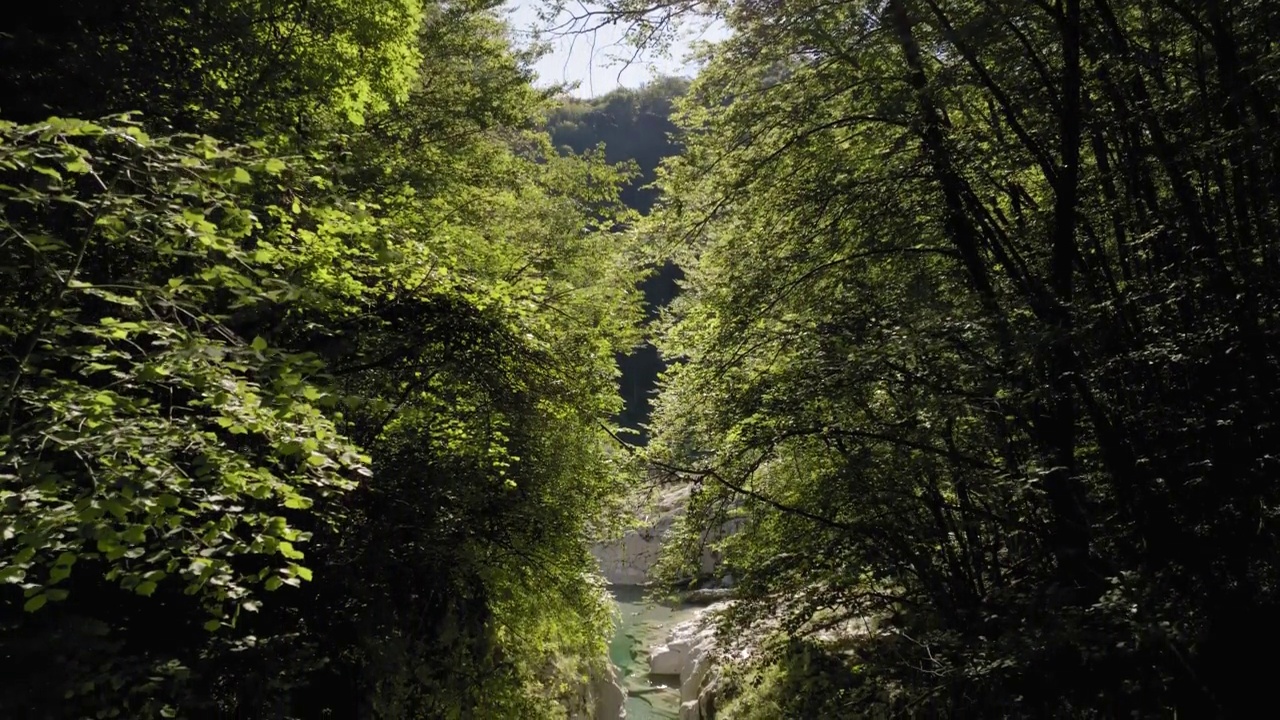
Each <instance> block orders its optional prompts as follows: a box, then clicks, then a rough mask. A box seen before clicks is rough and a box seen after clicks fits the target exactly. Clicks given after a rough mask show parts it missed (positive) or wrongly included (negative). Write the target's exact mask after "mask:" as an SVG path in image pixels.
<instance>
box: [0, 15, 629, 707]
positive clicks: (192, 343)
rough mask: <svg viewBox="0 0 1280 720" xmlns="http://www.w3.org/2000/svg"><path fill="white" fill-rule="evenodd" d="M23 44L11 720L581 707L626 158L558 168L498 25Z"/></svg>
mask: <svg viewBox="0 0 1280 720" xmlns="http://www.w3.org/2000/svg"><path fill="white" fill-rule="evenodd" d="M13 23H14V26H13V27H12V29H11V28H10V27H6V28H4V30H5V31H6V33H7V35H6V36H4V37H3V38H0V58H3V62H2V63H0V86H2V87H3V88H4V91H5V92H4V98H5V99H4V101H3V102H4V105H3V106H0V113H3V116H4V117H5V118H12V119H13V120H15V121H17V122H13V121H9V120H6V121H4V122H2V123H0V207H2V213H3V214H2V215H0V274H3V278H4V282H3V283H2V284H0V344H2V346H3V348H4V352H3V355H2V356H0V410H2V413H0V423H3V429H2V430H0V504H2V510H0V537H3V545H0V577H3V579H4V580H5V585H4V591H3V592H4V597H3V604H2V605H0V633H2V635H0V658H3V661H2V662H3V673H0V678H2V680H0V714H3V715H4V716H5V717H42V718H44V717H64V716H65V717H73V716H74V717H130V718H134V717H137V718H142V717H223V716H235V717H243V718H251V717H263V718H283V717H305V718H316V717H395V718H410V717H420V718H449V717H502V718H507V717H510V718H517V717H563V716H564V715H565V713H566V709H567V708H568V707H569V705H570V704H571V703H573V702H574V697H573V696H574V694H575V693H576V692H578V691H579V688H578V687H577V683H579V681H580V680H581V678H582V676H583V675H584V674H586V673H588V672H590V671H593V670H598V667H593V665H598V664H599V663H601V662H604V660H603V657H604V656H603V641H604V633H605V631H606V630H607V626H608V611H607V606H606V604H605V603H604V600H603V598H602V596H601V590H600V588H599V586H598V585H597V583H596V581H595V580H594V578H595V577H596V574H595V571H594V568H593V565H592V561H591V559H590V557H589V555H588V554H587V552H586V543H585V540H586V539H587V537H588V533H589V530H590V524H589V523H590V522H591V521H593V520H594V519H596V518H600V517H602V516H604V515H605V514H606V512H605V511H606V509H607V508H608V507H609V506H610V504H611V503H612V501H613V498H614V497H615V496H616V494H617V485H618V483H619V480H618V474H617V472H616V470H615V461H614V459H613V458H612V457H611V454H610V450H609V448H608V445H607V444H606V442H605V441H606V440H607V439H608V435H607V433H606V429H607V428H606V422H607V420H608V418H609V417H611V416H613V415H615V414H616V413H617V412H618V410H619V409H620V405H621V403H620V400H619V398H618V396H617V389H616V369H615V365H614V356H615V354H617V353H620V352H625V351H626V350H627V349H628V348H629V347H630V346H631V345H633V344H634V343H635V341H636V337H637V333H636V330H635V326H636V324H637V322H638V321H639V319H640V318H641V317H642V313H643V309H642V307H641V304H640V293H639V292H638V291H637V290H636V289H635V288H636V283H637V281H638V280H639V277H640V274H639V272H638V270H636V268H638V267H639V258H638V257H637V253H635V252H634V251H633V249H632V248H631V244H630V243H631V240H630V238H631V236H630V235H628V234H619V233H616V232H613V231H614V230H615V229H616V228H617V226H618V224H619V223H620V222H625V221H626V220H627V218H628V213H627V211H626V210H625V208H624V207H623V206H622V204H621V203H620V201H619V198H618V192H619V188H620V187H621V183H622V181H623V180H624V178H625V173H624V171H623V169H619V168H615V167H613V166H610V165H608V164H607V163H606V162H605V161H604V159H603V157H601V156H599V155H593V154H587V155H573V156H560V155H558V154H556V153H555V152H554V151H553V149H552V146H551V144H550V142H549V140H548V138H547V136H546V135H545V134H544V133H543V132H542V131H541V130H540V129H539V128H540V124H541V122H542V118H543V117H544V116H545V105H546V103H547V98H545V97H544V96H543V95H542V94H540V93H539V92H537V91H535V90H534V89H532V87H531V86H530V84H529V74H528V72H527V71H526V69H525V67H524V66H523V65H522V63H521V61H519V60H518V59H517V58H516V56H515V55H514V54H513V53H512V51H511V49H510V46H509V42H508V39H507V35H506V29H505V27H504V26H503V25H502V23H501V22H500V20H499V19H498V16H497V15H496V13H495V12H494V10H493V9H492V8H491V7H490V6H489V5H488V4H486V3H483V2H477V3H471V2H462V3H438V4H430V5H429V6H427V7H425V8H423V7H422V6H421V5H419V4H418V3H416V2H397V3H384V2H362V1H359V0H357V1H350V0H319V1H317V0H311V1H310V2H297V3H294V2H281V3H267V2H227V3H222V2H219V3H196V4H174V3H156V2H150V1H149V0H128V1H126V2H119V3H74V2H73V3H52V4H50V5H49V6H48V7H33V8H31V12H30V13H29V14H26V15H24V16H23V17H22V19H20V20H18V19H14V20H13ZM133 110H138V111H141V113H140V114H138V115H132V116H122V115H118V114H116V113H121V112H124V111H133ZM50 115H52V116H55V117H52V118H49V116H50Z"/></svg>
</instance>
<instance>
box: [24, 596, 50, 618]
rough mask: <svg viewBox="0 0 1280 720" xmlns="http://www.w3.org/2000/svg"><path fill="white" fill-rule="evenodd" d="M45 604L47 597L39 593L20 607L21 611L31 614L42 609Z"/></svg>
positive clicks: (47, 600)
mask: <svg viewBox="0 0 1280 720" xmlns="http://www.w3.org/2000/svg"><path fill="white" fill-rule="evenodd" d="M47 602H49V596H48V595H46V594H44V593H40V594H39V595H36V596H34V597H32V598H31V599H30V600H28V601H27V602H26V603H24V604H23V605H22V609H23V610H25V611H27V612H29V613H33V612H35V611H37V610H39V609H40V608H42V607H44V604H45V603H47Z"/></svg>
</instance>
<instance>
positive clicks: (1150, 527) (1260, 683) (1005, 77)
mask: <svg viewBox="0 0 1280 720" xmlns="http://www.w3.org/2000/svg"><path fill="white" fill-rule="evenodd" d="M608 5H609V8H610V9H611V10H612V11H613V13H614V14H613V16H612V17H613V18H614V19H615V20H616V21H618V22H620V23H623V25H624V26H626V27H629V28H630V29H631V32H632V35H633V38H634V39H636V40H637V42H642V43H643V42H661V41H663V40H664V39H665V38H670V37H672V33H676V32H679V26H680V23H681V21H682V20H684V19H686V18H690V17H697V16H703V17H708V16H709V17H712V18H716V19H718V20H720V21H722V22H724V23H725V24H726V25H727V26H728V27H729V28H730V29H731V31H732V34H731V36H730V38H729V39H728V40H726V41H724V42H722V43H720V44H718V45H716V46H715V47H714V48H711V49H710V50H709V51H708V52H707V53H706V56H707V59H708V64H707V66H706V67H705V68H704V69H703V71H702V72H701V73H700V75H699V76H698V78H697V79H696V80H695V82H694V83H693V85H692V87H691V88H690V90H689V92H688V93H687V94H686V95H685V97H684V98H683V99H682V100H680V101H678V102H677V106H678V111H677V113H676V121H677V124H678V125H679V126H680V128H681V137H682V141H683V144H684V152H683V153H682V154H681V155H679V156H678V157H676V158H673V159H671V160H669V161H668V162H666V163H665V164H664V166H663V168H662V170H661V171H660V173H659V183H658V184H659V188H660V189H661V191H662V195H661V199H660V201H659V203H658V206H657V208H655V211H654V213H653V215H652V216H651V218H650V222H649V223H648V224H647V225H646V226H645V227H644V229H643V232H644V233H645V234H646V235H647V236H648V237H651V238H655V239H657V240H658V242H659V243H660V244H661V245H663V246H664V247H673V248H678V249H677V250H676V251H675V252H674V259H675V260H676V261H677V262H678V263H679V264H680V265H681V266H682V268H683V269H684V271H685V273H686V276H687V279H686V281H685V283H684V287H683V290H682V292H681V294H680V296H679V297H677V299H676V300H675V302H674V303H673V305H672V306H671V308H670V309H669V311H668V312H667V313H666V315H665V319H664V329H663V330H662V332H661V334H660V340H659V343H658V344H659V347H660V348H661V350H662V352H663V354H664V359H665V360H666V361H667V362H669V363H672V365H671V369H670V370H669V371H668V372H667V373H666V375H665V377H664V380H663V388H662V391H661V393H660V396H659V399H658V402H657V408H656V410H655V414H654V419H653V421H652V424H653V427H654V429H655V433H654V437H653V439H652V441H651V443H650V452H651V456H650V457H651V459H652V460H653V461H654V462H655V463H656V464H657V465H658V466H659V467H663V468H667V469H669V470H679V471H680V472H678V473H675V476H676V477H680V478H684V479H689V480H694V481H696V482H697V483H698V485H699V488H700V492H698V493H695V496H694V497H695V498H697V499H696V500H695V501H694V505H693V507H692V508H691V510H690V512H691V522H690V523H689V526H688V533H687V538H686V542H685V544H684V549H685V550H687V551H688V552H687V553H685V554H684V557H687V558H689V559H690V560H691V561H692V559H693V558H695V557H697V554H698V552H699V550H700V547H701V545H702V543H703V542H704V541H705V537H706V535H705V532H706V531H709V530H711V529H713V528H715V527H718V526H719V525H720V523H722V522H723V521H724V520H725V519H726V517H732V516H738V517H739V518H740V519H739V522H741V523H743V525H744V528H745V529H744V530H743V531H742V532H741V533H739V534H738V535H735V536H734V537H732V538H730V539H729V540H728V541H727V542H726V543H725V544H724V546H725V547H724V549H725V552H726V562H727V563H728V567H729V569H730V571H731V572H732V573H733V575H734V576H735V577H736V578H738V579H739V580H740V581H741V589H740V590H741V602H740V603H739V604H738V605H737V606H736V608H735V611H734V613H733V617H731V618H730V619H729V621H728V625H727V627H726V628H725V629H726V635H727V637H730V638H741V637H744V636H747V637H750V636H751V634H752V633H764V634H769V633H770V632H771V631H770V630H769V628H774V629H775V630H774V631H772V632H773V633H774V634H775V635H774V636H773V637H774V642H772V644H767V648H766V649H765V650H763V651H761V653H760V654H759V655H757V657H756V660H755V661H754V665H749V666H748V667H747V668H745V669H744V673H745V675H744V676H743V677H742V679H741V681H740V682H739V690H740V691H741V692H743V693H746V694H745V695H744V696H743V697H742V698H740V700H741V701H740V702H737V701H735V702H737V704H736V705H734V707H733V709H732V712H733V713H734V714H733V715H732V716H733V717H881V716H885V715H890V716H916V717H1172V716H1186V717H1244V716H1247V715H1249V714H1251V713H1252V712H1253V711H1252V710H1251V708H1252V707H1254V706H1255V704H1257V703H1261V702H1265V701H1266V692H1267V686H1268V682H1267V677H1266V671H1265V670H1264V668H1265V663H1264V664H1259V663H1258V661H1257V658H1258V657H1262V656H1265V655H1266V654H1267V653H1268V652H1269V648H1271V647H1272V646H1274V644H1275V641H1276V639H1277V636H1278V635H1280V625H1278V624H1277V622H1276V618H1277V617H1278V615H1277V602H1278V601H1280V577H1278V576H1277V565H1276V557H1277V550H1280V548H1278V547H1277V529H1278V528H1277V524H1276V523H1277V520H1276V518H1277V507H1278V503H1280V496H1277V487H1280V486H1278V485H1277V483H1276V478H1277V470H1278V468H1277V464H1276V457H1275V455H1274V453H1273V450H1272V448H1274V447H1275V446H1276V444H1277V442H1278V441H1280V437H1277V424H1276V408H1277V407H1280V406H1278V405H1277V402H1276V399H1277V398H1276V393H1277V390H1278V389H1280V377H1278V376H1277V375H1278V373H1280V364H1278V363H1277V331H1276V328H1277V319H1278V318H1277V300H1278V299H1280V297H1278V293H1280V285H1278V284H1277V278H1278V277H1280V276H1278V275H1277V273H1276V269H1277V260H1278V256H1277V253H1276V243H1275V239H1276V233H1277V230H1278V229H1280V228H1278V225H1277V223H1278V222H1280V194H1278V193H1277V185H1276V177H1277V171H1278V170H1280V168H1278V166H1277V162H1278V161H1280V153H1278V152H1277V151H1278V149H1280V135H1278V134H1277V131H1278V130H1280V126H1278V125H1277V120H1278V118H1280V86H1278V85H1277V78H1278V77H1280V74H1277V72H1276V70H1277V67H1280V54H1278V52H1277V47H1276V45H1275V42H1274V32H1275V30H1276V28H1277V27H1278V25H1277V23H1278V22H1280V15H1278V14H1277V8H1276V6H1275V5H1274V4H1272V3H1264V2H1242V3H1191V2H1180V1H1179V0H1060V1H1057V2H1021V1H1018V2H999V1H995V0H979V1H974V2H935V1H934V0H887V1H879V0H877V1H876V2H862V1H860V0H850V1H847V2H838V3H814V2H806V1H805V0H798V1H795V2H791V1H787V2H775V3H759V2H735V1H732V0H731V1H729V2H721V3H703V2H698V1H697V0H689V1H688V2H676V3H662V4H657V3H648V2H645V0H617V1H616V2H612V3H609V4H608ZM680 574H681V573H680V572H675V573H674V575H675V576H679V575H680ZM842 625H843V626H844V627H846V628H849V627H853V628H858V629H856V630H849V631H848V632H847V633H846V634H845V635H843V636H840V635H839V634H837V639H836V640H833V639H832V637H831V633H830V631H831V629H832V628H838V627H841V626H842ZM824 637H825V638H826V639H825V640H823V638H824ZM840 638H842V639H840ZM842 643H843V644H842ZM753 704H754V707H756V708H757V710H751V708H752V707H753ZM759 708H773V709H772V710H759ZM753 712H754V713H755V714H752V713H753ZM771 713H772V714H771Z"/></svg>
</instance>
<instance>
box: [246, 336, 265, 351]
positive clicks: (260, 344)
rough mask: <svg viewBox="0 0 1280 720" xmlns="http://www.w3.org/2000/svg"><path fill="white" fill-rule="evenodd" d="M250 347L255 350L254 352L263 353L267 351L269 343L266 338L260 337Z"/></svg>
mask: <svg viewBox="0 0 1280 720" xmlns="http://www.w3.org/2000/svg"><path fill="white" fill-rule="evenodd" d="M249 347H251V348H253V349H254V350H257V351H258V352H262V351H263V350H266V349H267V341H266V339H265V338H263V337H262V336H261V335H259V336H257V337H255V338H254V339H253V343H252V344H250V345H249Z"/></svg>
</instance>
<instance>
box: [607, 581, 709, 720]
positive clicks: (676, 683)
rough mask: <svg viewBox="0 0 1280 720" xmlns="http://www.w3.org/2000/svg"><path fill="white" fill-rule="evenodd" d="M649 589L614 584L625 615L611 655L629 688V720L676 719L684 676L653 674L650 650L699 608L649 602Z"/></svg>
mask: <svg viewBox="0 0 1280 720" xmlns="http://www.w3.org/2000/svg"><path fill="white" fill-rule="evenodd" d="M644 592H645V589H644V588H643V587H639V586H636V585H610V586H609V593H610V594H611V595H612V596H613V599H614V601H615V602H617V603H618V611H619V614H620V615H621V618H620V619H619V622H618V626H617V628H616V629H615V631H614V634H613V639H612V640H611V641H610V643H609V657H610V659H612V660H613V664H614V665H615V666H616V667H617V668H618V676H619V677H620V678H621V679H622V686H623V688H625V689H626V691H627V699H626V704H625V707H626V709H627V720H675V719H676V718H677V717H678V716H679V714H680V678H679V677H677V676H669V677H655V676H651V675H649V649H650V648H653V647H655V646H657V645H661V644H662V643H663V642H664V641H665V640H666V638H667V634H668V633H669V632H671V628H673V627H675V626H676V625H678V624H680V623H681V622H684V621H685V620H688V619H690V618H692V617H694V615H695V613H696V612H697V608H696V607H692V606H681V607H674V608H673V607H667V606H665V605H660V604H658V603H653V602H648V601H646V600H645V598H644Z"/></svg>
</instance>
